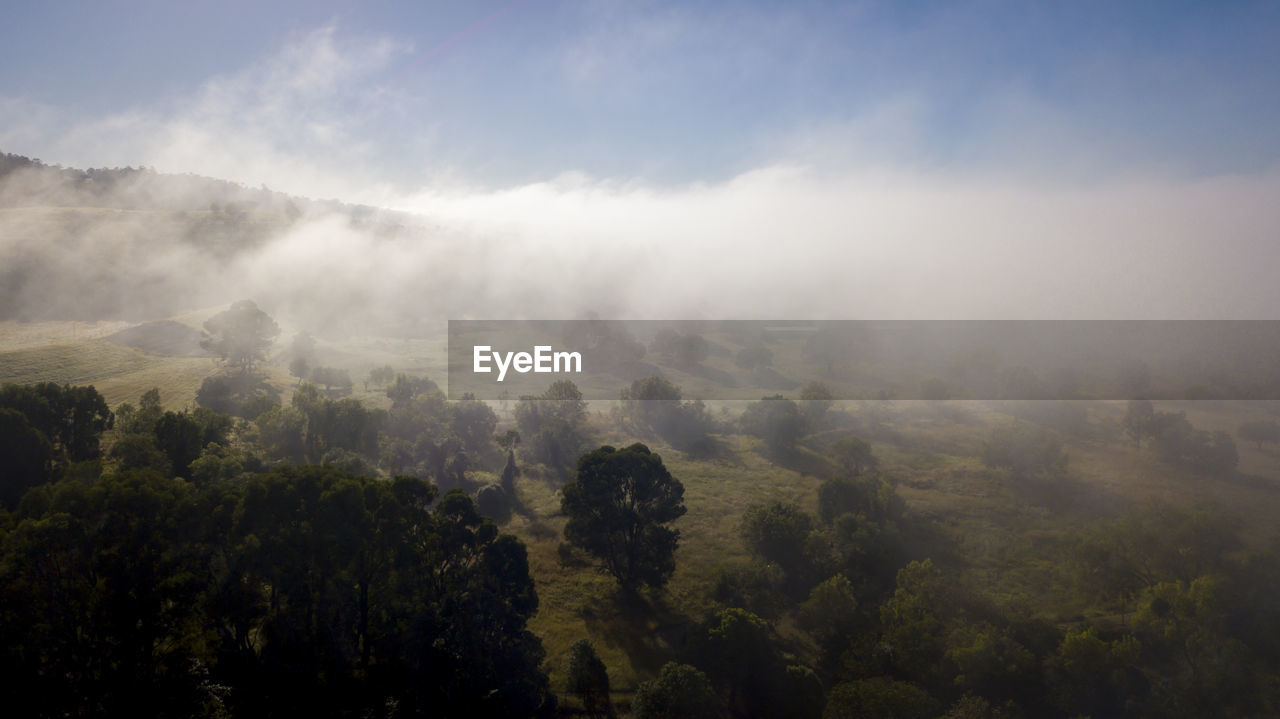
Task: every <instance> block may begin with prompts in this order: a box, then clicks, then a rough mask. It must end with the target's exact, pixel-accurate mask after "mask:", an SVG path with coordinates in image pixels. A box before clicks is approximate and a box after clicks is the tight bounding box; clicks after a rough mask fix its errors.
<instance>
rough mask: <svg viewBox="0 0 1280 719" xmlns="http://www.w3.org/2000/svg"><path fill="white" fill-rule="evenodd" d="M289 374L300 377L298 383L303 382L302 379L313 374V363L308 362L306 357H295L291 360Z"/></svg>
mask: <svg viewBox="0 0 1280 719" xmlns="http://www.w3.org/2000/svg"><path fill="white" fill-rule="evenodd" d="M289 374H290V375H292V376H294V377H297V378H298V384H302V380H304V379H306V378H308V377H310V376H311V365H310V364H309V363H308V362H307V358H306V357H294V358H293V359H292V360H291V361H290V362H289Z"/></svg>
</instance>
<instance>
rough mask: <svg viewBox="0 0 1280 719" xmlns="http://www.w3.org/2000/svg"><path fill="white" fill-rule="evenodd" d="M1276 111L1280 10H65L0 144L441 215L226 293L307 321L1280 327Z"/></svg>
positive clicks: (21, 75)
mask: <svg viewBox="0 0 1280 719" xmlns="http://www.w3.org/2000/svg"><path fill="white" fill-rule="evenodd" d="M1277 90H1280V3H1278V2H1232V3H1179V2H1172V1H1167V2H1088V1H1082V2H1061V3H1047V2H1046V3H1040V2H1035V3H1030V2H1011V1H1010V2H1006V1H1002V0H958V1H955V2H906V1H903V2H850V3H783V2H776V3H763V2H757V3H750V2H725V3H697V2H691V3H661V2H646V1H644V0H637V1H635V2H608V1H599V2H589V1H584V2H559V3H557V2H550V1H548V0H529V1H528V2H515V3H510V2H505V3H503V2H468V3H460V2H459V3H439V2H412V3H411V2H400V3H395V2H381V3H379V2H355V1H354V0H349V1H348V2H279V3H271V4H269V5H268V6H266V7H259V6H257V5H256V4H250V3H240V2H224V3H218V4H214V3H194V2H191V3H174V2H131V3H120V2H92V3H90V2H84V3H72V2H61V3H22V4H17V3H11V7H9V8H7V9H6V12H5V21H4V22H3V23H0V149H3V150H5V151H8V152H17V153H20V154H24V155H28V156H33V157H39V158H41V159H43V160H45V161H47V162H54V163H61V164H64V165H70V166H75V167H88V166H97V167H101V166H108V167H111V166H123V165H131V166H149V167H155V168H156V169H158V170H161V171H166V172H192V173H196V174H201V175H207V176H212V177H219V178H224V179H230V180H235V181H239V182H242V183H244V184H246V185H248V186H252V187H256V186H258V185H259V184H265V185H267V186H269V187H271V188H272V189H276V190H283V191H286V192H290V193H293V194H298V195H303V196H308V197H318V198H338V199H341V200H344V201H349V202H357V203H362V204H368V205H374V206H382V207H389V208H394V209H397V210H403V211H406V212H410V213H414V214H415V215H417V216H419V217H420V218H422V221H423V222H424V223H425V224H426V226H428V227H429V228H431V232H430V233H428V236H429V237H430V238H432V239H431V241H429V242H425V243H420V244H412V245H408V246H401V245H396V244H390V245H389V244H387V243H384V242H381V241H379V240H378V239H377V238H373V237H368V236H365V235H362V234H361V233H360V232H359V231H357V230H353V229H352V228H350V227H349V226H348V225H347V223H345V222H344V221H343V220H342V219H341V218H329V219H327V220H326V219H324V218H316V219H315V221H314V222H307V223H304V224H303V225H300V226H298V227H296V228H294V229H292V230H291V231H290V233H289V235H288V236H287V237H282V238H280V239H279V241H278V242H273V243H272V244H270V245H269V246H267V247H264V248H263V250H262V252H261V253H260V254H258V255H255V256H253V257H248V258H245V260H244V269H243V270H242V271H241V272H240V273H239V274H233V275H228V276H227V277H219V278H217V281H218V282H222V283H226V284H227V286H228V287H231V286H233V284H234V283H240V282H244V283H245V284H243V286H241V285H239V284H234V286H236V287H238V290H237V293H238V294H237V296H239V297H256V298H260V299H264V300H265V301H274V302H276V303H280V304H283V303H288V302H295V301H301V300H298V299H297V298H309V297H312V294H309V293H312V292H313V289H314V286H315V284H316V277H317V276H320V275H321V274H323V275H324V276H325V277H327V278H329V279H328V280H326V282H330V283H333V284H332V286H335V287H337V286H349V287H350V288H352V290H351V292H352V293H353V294H355V295H360V294H362V293H368V292H373V291H375V290H376V292H377V293H379V294H380V296H381V299H380V300H379V301H380V302H382V303H384V304H388V305H392V304H395V303H397V302H406V301H409V302H413V303H415V304H414V306H415V307H416V306H418V305H419V304H420V305H421V306H423V307H424V308H427V309H424V312H425V311H430V310H431V308H432V307H433V306H434V307H435V308H436V309H437V310H439V311H442V312H443V311H445V310H447V311H448V313H449V316H472V317H479V316H490V317H516V316H523V315H524V314H525V313H530V312H532V313H534V314H538V315H541V316H546V317H573V316H578V315H579V314H580V313H581V312H583V311H595V312H598V313H599V314H600V315H601V316H616V317H634V318H646V317H648V318H662V317H666V318H674V317H743V318H764V317H793V318H794V317H818V318H822V317H841V318H855V319H856V318H869V319H890V318H909V317H914V318H924V319H961V318H984V319H992V318H1019V319H1043V318H1098V319H1114V318H1135V319H1148V318H1163V319H1179V318H1205V319H1210V318H1232V319H1256V318H1260V319H1277V318H1280V285H1277V284H1276V282H1275V277H1276V276H1277V275H1278V274H1280V203H1277V202H1276V198H1277V197H1280V92H1278V91H1277ZM5 241H7V240H6V237H5V235H4V231H3V228H2V227H0V243H3V242H5ZM317 247H324V248H326V252H325V253H317V251H316V248H317ZM344 248H345V249H346V250H349V251H348V252H343V251H341V250H343V249H344ZM334 258H337V259H334ZM180 264H181V262H178V261H176V260H175V262H174V266H178V265H180ZM459 267H467V268H470V271H471V272H472V273H477V274H475V276H469V275H467V273H460V272H459V271H458V268H459ZM481 269H482V271H481ZM389 270H393V271H389ZM372 276H378V277H379V281H378V283H376V284H377V286H376V288H374V287H372V286H371V283H370V277H372ZM338 277H341V278H342V279H341V280H337V279H334V278H338ZM344 283H345V285H344ZM326 286H329V285H326ZM433 291H434V292H437V293H439V292H444V296H445V297H446V298H447V299H445V300H441V299H440V297H441V296H440V295H439V294H436V295H432V294H431V292H433ZM342 296H343V295H342V294H341V293H333V294H332V297H334V298H339V299H340V298H341V297H342ZM272 298H274V300H272ZM433 298H434V299H433ZM442 301H443V302H447V303H448V306H447V307H445V308H444V309H441V308H440V307H439V303H440V302H442ZM433 303H435V304H434V305H433Z"/></svg>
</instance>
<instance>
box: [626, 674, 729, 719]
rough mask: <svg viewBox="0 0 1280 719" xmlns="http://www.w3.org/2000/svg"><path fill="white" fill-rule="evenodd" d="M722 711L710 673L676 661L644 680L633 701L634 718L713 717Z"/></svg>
mask: <svg viewBox="0 0 1280 719" xmlns="http://www.w3.org/2000/svg"><path fill="white" fill-rule="evenodd" d="M723 713H724V712H723V711H722V710H721V707H720V699H719V697H717V696H716V692H715V689H713V688H712V686H711V681H710V680H709V679H707V675H706V674H703V673H702V672H700V671H698V669H697V668H695V667H691V666H689V665H688V664H678V663H676V662H667V663H666V664H664V665H662V669H661V671H659V672H658V678H657V679H654V680H653V681H649V682H641V683H640V686H639V687H637V688H636V696H635V699H634V701H632V703H631V715H632V716H634V717H635V719H686V717H707V718H708V719H711V718H713V717H718V716H722V715H723Z"/></svg>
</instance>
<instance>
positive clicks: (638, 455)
mask: <svg viewBox="0 0 1280 719" xmlns="http://www.w3.org/2000/svg"><path fill="white" fill-rule="evenodd" d="M560 506H561V510H562V511H563V512H564V513H565V514H566V515H568V517H569V521H568V523H567V524H566V525H565V528H564V535H565V539H566V540H568V542H569V543H570V544H572V545H574V546H577V547H579V548H581V549H583V550H585V551H586V552H587V553H588V554H590V555H592V556H594V557H595V558H596V559H598V560H600V562H601V565H602V569H603V570H604V571H606V572H608V573H609V574H610V575H612V576H613V577H614V579H616V580H617V581H618V583H619V584H620V585H622V587H623V588H624V589H627V590H629V591H631V590H635V589H637V588H639V587H640V585H642V584H647V585H650V586H657V587H660V586H662V585H664V584H666V582H667V580H668V579H669V578H670V577H671V573H672V572H674V571H675V551H676V545H677V543H678V542H679V539H680V532H679V531H678V530H675V529H672V528H671V527H669V526H667V525H668V524H669V523H671V522H673V521H675V520H676V519H679V518H680V517H681V516H683V515H684V513H685V507H684V485H682V484H681V483H680V481H679V480H677V479H675V478H674V477H672V476H671V473H670V472H668V471H667V468H666V467H665V466H663V464H662V458H661V457H659V456H658V455H657V454H654V453H652V452H650V451H649V448H648V447H646V446H644V445H643V444H633V445H631V446H630V447H626V448H624V449H614V448H613V447H609V446H604V447H600V448H599V449H597V450H595V451H594V452H591V453H589V454H586V455H583V457H582V458H581V459H580V460H579V461H578V475H577V479H575V480H574V481H573V482H570V483H569V484H568V485H566V486H565V488H564V497H563V499H562V500H561V505H560Z"/></svg>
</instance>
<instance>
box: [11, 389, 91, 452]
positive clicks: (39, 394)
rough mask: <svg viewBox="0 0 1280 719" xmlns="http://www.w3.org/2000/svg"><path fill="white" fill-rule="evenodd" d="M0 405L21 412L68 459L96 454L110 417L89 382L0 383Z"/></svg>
mask: <svg viewBox="0 0 1280 719" xmlns="http://www.w3.org/2000/svg"><path fill="white" fill-rule="evenodd" d="M0 408H7V409H12V410H15V411H17V412H20V413H22V414H23V415H24V416H25V417H26V419H27V422H28V423H29V424H30V425H31V427H33V428H34V429H36V430H37V431H39V432H40V433H41V434H42V435H44V437H45V439H47V440H48V441H49V442H51V443H52V444H53V446H54V448H55V449H56V450H59V451H61V452H65V453H66V456H67V459H68V460H69V461H71V462H83V461H85V460H90V459H95V458H97V457H98V456H99V454H100V451H101V450H100V448H99V441H100V439H101V437H102V433H103V432H105V431H106V430H108V429H110V428H111V427H112V423H113V421H114V419H113V415H112V414H111V411H110V410H109V409H108V408H107V402H106V400H104V399H103V398H102V395H100V394H98V391H97V390H96V389H94V388H93V386H92V385H90V386H88V387H80V386H71V385H62V386H59V385H57V384H55V383H53V382H40V383H39V384H35V385H17V384H6V385H4V387H0Z"/></svg>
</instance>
